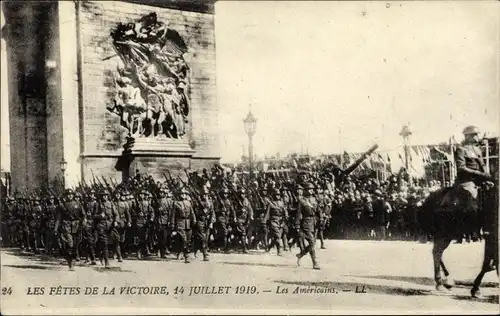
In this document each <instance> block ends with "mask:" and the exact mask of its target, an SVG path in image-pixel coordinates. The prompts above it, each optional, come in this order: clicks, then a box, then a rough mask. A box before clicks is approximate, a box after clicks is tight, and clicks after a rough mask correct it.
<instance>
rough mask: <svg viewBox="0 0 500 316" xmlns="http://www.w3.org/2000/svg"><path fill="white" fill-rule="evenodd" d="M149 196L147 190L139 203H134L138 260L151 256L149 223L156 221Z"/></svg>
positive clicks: (141, 194) (135, 242)
mask: <svg viewBox="0 0 500 316" xmlns="http://www.w3.org/2000/svg"><path fill="white" fill-rule="evenodd" d="M148 194H149V192H147V191H146V190H143V191H141V192H140V194H139V199H138V201H137V203H134V208H133V210H134V211H133V212H132V214H131V218H132V228H133V231H134V244H135V245H136V247H137V258H139V259H140V258H142V255H146V256H150V255H151V253H150V252H149V249H148V247H147V240H148V239H147V238H148V225H149V223H148V222H152V221H154V212H153V207H152V206H151V202H150V200H149V198H148Z"/></svg>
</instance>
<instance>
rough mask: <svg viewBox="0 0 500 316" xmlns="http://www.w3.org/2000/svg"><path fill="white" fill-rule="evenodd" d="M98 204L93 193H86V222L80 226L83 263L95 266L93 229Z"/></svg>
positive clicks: (91, 191)
mask: <svg viewBox="0 0 500 316" xmlns="http://www.w3.org/2000/svg"><path fill="white" fill-rule="evenodd" d="M97 206H98V202H97V199H96V196H95V191H94V190H90V191H89V193H88V200H87V201H86V203H85V204H84V209H85V215H86V218H87V219H88V220H86V221H84V222H83V225H82V249H84V252H85V253H84V256H85V262H86V263H88V261H89V259H90V264H91V265H95V264H96V262H95V229H94V220H93V218H94V216H95V214H97V212H98V207H97Z"/></svg>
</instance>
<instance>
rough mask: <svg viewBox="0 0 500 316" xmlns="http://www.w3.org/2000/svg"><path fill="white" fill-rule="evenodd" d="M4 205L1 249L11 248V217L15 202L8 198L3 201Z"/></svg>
mask: <svg viewBox="0 0 500 316" xmlns="http://www.w3.org/2000/svg"><path fill="white" fill-rule="evenodd" d="M4 203H5V204H4V205H3V207H2V217H1V219H2V247H11V246H13V240H12V236H13V235H12V233H13V230H12V215H13V213H14V207H15V201H14V198H13V197H11V196H8V197H7V198H6V199H5V202H4Z"/></svg>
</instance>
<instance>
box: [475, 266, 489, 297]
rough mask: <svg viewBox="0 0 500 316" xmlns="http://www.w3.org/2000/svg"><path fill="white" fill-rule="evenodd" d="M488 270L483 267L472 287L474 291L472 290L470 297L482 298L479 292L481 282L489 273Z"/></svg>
mask: <svg viewBox="0 0 500 316" xmlns="http://www.w3.org/2000/svg"><path fill="white" fill-rule="evenodd" d="M488 270H489V269H488V268H487V267H486V265H483V267H482V269H481V272H479V274H478V275H477V277H476V279H475V280H474V284H473V285H472V289H471V290H470V295H471V296H472V297H475V298H482V295H481V292H480V291H479V287H480V286H481V281H482V280H483V277H484V275H485V274H486V272H488Z"/></svg>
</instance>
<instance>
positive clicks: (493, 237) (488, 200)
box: [470, 189, 499, 299]
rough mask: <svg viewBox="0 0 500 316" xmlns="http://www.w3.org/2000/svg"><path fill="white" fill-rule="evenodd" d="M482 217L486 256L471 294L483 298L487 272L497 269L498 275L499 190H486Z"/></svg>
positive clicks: (483, 196) (483, 197)
mask: <svg viewBox="0 0 500 316" xmlns="http://www.w3.org/2000/svg"><path fill="white" fill-rule="evenodd" d="M482 199H483V201H482V206H483V209H482V212H481V215H482V218H481V222H482V224H483V231H484V256H483V265H482V267H481V271H480V272H479V274H478V275H477V277H476V278H475V280H474V283H473V285H472V289H471V291H470V292H471V296H472V297H474V298H478V299H481V298H482V295H481V292H480V290H479V287H480V286H481V281H482V280H483V277H484V275H485V274H486V273H488V272H490V271H494V270H496V272H497V276H498V206H499V205H498V190H497V189H489V190H485V191H484V192H483V195H482Z"/></svg>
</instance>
